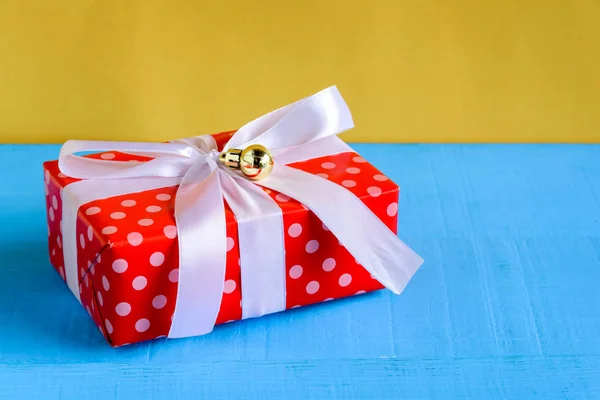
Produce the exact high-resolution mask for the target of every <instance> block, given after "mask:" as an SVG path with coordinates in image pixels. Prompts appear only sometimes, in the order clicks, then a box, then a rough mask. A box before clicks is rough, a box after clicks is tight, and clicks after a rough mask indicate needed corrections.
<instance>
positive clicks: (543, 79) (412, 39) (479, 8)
mask: <svg viewBox="0 0 600 400" xmlns="http://www.w3.org/2000/svg"><path fill="white" fill-rule="evenodd" d="M599 43H600V2H598V1H597V0H562V1H556V0H495V1H494V0H487V1H486V0H464V1H461V0H454V1H451V0H362V1H359V0H340V1H328V0H302V1H285V0H262V1H260V0H245V1H244V0H238V1H234V0H221V1H218V0H214V1H206V0H205V1H203V0H189V1H186V0H170V1H169V0H164V1H153V0H96V1H93V0H46V1H44V0H36V1H34V0H0V142H2V141H4V142H60V141H63V140H65V139H67V138H94V139H100V138H106V139H131V140H133V139H136V140H162V139H170V138H177V137H182V136H186V135H193V134H198V133H206V132H213V131H219V130H227V129H232V128H237V127H239V126H240V125H242V124H243V123H244V122H246V121H248V120H249V119H252V118H254V117H257V116H259V115H261V114H263V113H265V112H267V111H270V110H271V109H273V108H276V107H279V106H282V105H285V104H287V103H289V102H291V101H294V100H297V99H298V98H301V97H304V96H306V95H309V94H312V93H313V92H316V91H318V90H320V89H322V88H324V87H326V86H329V85H331V84H336V85H337V86H338V87H339V88H340V90H341V92H342V94H343V95H344V96H345V97H346V99H347V101H348V103H349V104H350V107H351V109H352V111H353V114H354V116H355V121H356V124H357V128H356V129H354V130H353V131H351V132H349V133H347V134H345V135H344V138H345V139H347V140H353V141H398V142H404V141H409V142H415V141H453V142H455V141H559V142H564V141H567V142H571V141H577V142H591V141H595V142H600V44H599Z"/></svg>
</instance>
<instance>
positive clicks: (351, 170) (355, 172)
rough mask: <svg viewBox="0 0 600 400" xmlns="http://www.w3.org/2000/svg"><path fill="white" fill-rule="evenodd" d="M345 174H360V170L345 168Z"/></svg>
mask: <svg viewBox="0 0 600 400" xmlns="http://www.w3.org/2000/svg"><path fill="white" fill-rule="evenodd" d="M346 172H347V173H349V174H352V175H356V174H360V168H356V167H350V168H346Z"/></svg>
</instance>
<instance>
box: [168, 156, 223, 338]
mask: <svg viewBox="0 0 600 400" xmlns="http://www.w3.org/2000/svg"><path fill="white" fill-rule="evenodd" d="M175 220H176V222H177V230H178V235H179V286H178V289H177V302H176V304H175V312H174V313H173V322H172V324H171V329H170V331H169V337H171V338H181V337H188V336H197V335H204V334H206V333H209V332H211V331H212V330H213V327H214V325H215V321H216V319H217V315H218V313H219V309H220V307H221V300H222V297H223V284H224V280H225V266H226V261H227V257H226V255H227V242H226V240H227V239H226V238H227V230H226V229H227V227H226V220H225V207H224V204H223V191H222V189H221V184H220V182H219V176H218V171H217V170H216V165H212V166H211V165H209V163H206V162H198V163H196V164H194V166H192V168H190V170H189V171H188V173H187V174H186V175H185V176H184V178H183V180H182V182H181V184H180V186H179V189H178V191H177V197H176V198H175Z"/></svg>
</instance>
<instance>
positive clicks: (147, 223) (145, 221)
mask: <svg viewBox="0 0 600 400" xmlns="http://www.w3.org/2000/svg"><path fill="white" fill-rule="evenodd" d="M153 223H154V220H153V219H150V218H144V219H140V220H139V221H138V224H140V225H141V226H150V225H152V224H153Z"/></svg>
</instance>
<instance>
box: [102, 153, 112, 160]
mask: <svg viewBox="0 0 600 400" xmlns="http://www.w3.org/2000/svg"><path fill="white" fill-rule="evenodd" d="M100 158H102V159H103V160H112V159H113V158H115V155H114V154H113V153H104V154H100Z"/></svg>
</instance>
